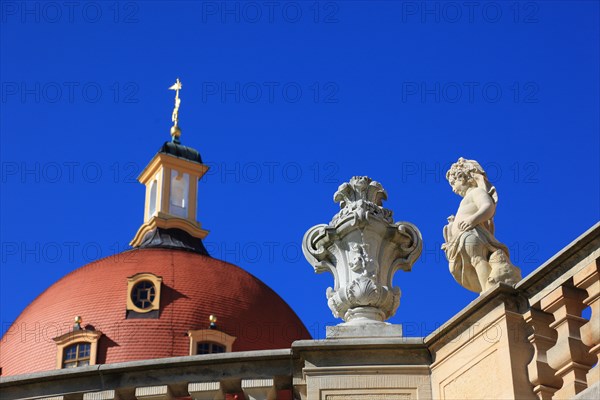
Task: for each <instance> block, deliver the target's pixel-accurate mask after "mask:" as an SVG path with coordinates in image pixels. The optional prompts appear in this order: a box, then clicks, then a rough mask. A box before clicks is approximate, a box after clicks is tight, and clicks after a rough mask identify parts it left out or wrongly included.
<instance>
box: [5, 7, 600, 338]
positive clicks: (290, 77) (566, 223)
mask: <svg viewBox="0 0 600 400" xmlns="http://www.w3.org/2000/svg"><path fill="white" fill-rule="evenodd" d="M66 3H67V4H65V3H63V2H20V1H18V2H17V1H2V2H1V3H0V5H1V26H0V44H1V58H0V60H1V61H0V74H1V79H0V81H1V84H2V88H1V99H0V105H1V110H0V133H1V138H0V144H1V149H0V157H1V166H2V171H1V181H0V183H1V196H0V202H1V204H0V217H1V228H0V233H1V240H0V242H1V245H2V249H1V257H2V260H1V261H2V265H1V270H0V273H1V275H0V278H1V279H0V302H1V308H0V310H1V316H0V320H1V322H2V332H4V331H5V330H6V329H7V328H8V326H9V325H10V323H11V322H12V321H13V320H14V319H15V318H16V317H17V316H18V314H19V313H20V312H21V311H22V310H23V309H24V308H25V307H26V306H27V304H29V303H30V302H31V301H32V300H33V299H34V298H35V297H36V296H37V295H38V294H40V293H41V292H42V291H43V290H44V289H45V288H47V287H48V286H49V285H51V284H52V283H53V282H55V281H57V280H58V279H59V278H60V277H62V276H63V275H65V274H66V273H67V272H69V271H72V270H74V269H76V268H78V267H80V266H82V265H84V264H86V263H88V262H90V261H92V260H94V259H97V258H99V257H104V256H108V255H111V254H114V253H115V252H118V251H122V250H124V249H126V248H128V243H129V241H130V240H131V239H132V237H133V235H134V234H135V232H136V231H137V229H138V227H139V226H140V225H141V223H142V218H143V206H144V204H143V203H144V188H143V186H142V185H140V184H139V183H137V181H136V179H135V178H136V177H137V175H138V174H139V172H140V171H141V170H142V169H143V167H144V166H145V165H146V164H147V162H148V161H149V160H150V159H151V158H152V156H153V155H154V154H155V152H156V151H157V150H158V148H159V147H160V146H161V144H162V143H163V142H164V141H166V140H169V127H170V122H171V121H170V117H171V110H172V106H173V92H172V91H168V90H167V88H168V87H169V86H170V85H172V84H173V82H174V81H175V78H176V77H179V78H180V79H181V81H182V82H183V90H182V92H181V98H182V105H181V109H180V113H179V115H180V125H181V127H182V131H183V135H182V142H183V143H184V144H186V145H188V146H192V147H194V148H196V149H198V150H199V151H200V153H201V154H202V157H203V159H204V161H205V162H206V163H207V164H208V165H209V166H210V168H211V169H210V171H209V173H208V174H207V176H206V177H205V178H204V179H203V180H202V182H201V184H200V185H199V195H198V196H199V205H198V210H199V211H198V219H199V221H200V222H201V223H202V224H203V227H204V228H206V229H208V230H209V231H210V234H209V236H208V237H207V239H206V245H207V247H208V249H209V251H211V253H212V255H213V256H214V257H217V258H221V259H224V260H226V261H229V262H232V263H234V264H237V265H240V266H241V267H243V268H244V269H246V270H247V271H248V272H250V273H252V274H253V275H255V276H257V277H258V278H260V279H261V280H263V281H264V282H265V283H267V284H268V285H269V286H271V287H272V288H273V289H274V290H275V291H276V292H277V293H279V294H280V295H281V296H282V297H283V298H284V299H285V300H286V301H287V302H288V303H289V304H290V305H291V307H292V308H293V309H294V310H295V311H296V312H297V313H298V315H299V316H300V318H301V319H302V320H303V321H304V323H305V324H306V326H307V327H308V329H309V330H310V331H311V333H312V334H313V336H315V337H317V338H318V337H323V336H324V327H325V326H326V325H332V324H334V323H337V322H340V321H336V320H335V319H334V318H333V317H332V316H331V313H330V311H329V309H328V307H327V304H326V299H325V290H326V288H327V287H328V286H330V285H333V277H332V276H331V275H329V274H323V275H315V274H314V273H313V271H312V267H311V266H310V265H309V264H308V263H307V262H306V261H305V260H304V257H303V256H302V254H301V250H300V243H301V240H302V236H303V234H304V232H305V231H306V230H307V229H308V228H310V227H311V226H313V225H316V224H320V223H327V222H329V221H330V219H331V217H332V216H333V215H334V214H335V213H336V212H337V210H338V206H337V205H336V204H334V203H333V201H332V197H333V193H334V192H335V191H336V190H337V187H338V186H339V185H340V184H341V183H343V182H345V181H348V180H349V179H350V177H352V176H354V175H368V176H370V177H372V178H373V179H375V180H378V181H379V182H381V183H382V185H383V186H384V188H385V189H386V190H387V192H388V195H389V200H388V201H387V202H386V203H385V205H386V207H388V208H390V209H392V210H393V211H394V217H395V219H396V220H400V221H409V222H412V223H414V224H415V225H417V227H418V228H419V229H420V230H421V232H422V235H423V239H424V251H423V255H422V256H421V258H420V260H418V261H417V262H416V263H415V265H414V268H413V271H412V272H410V273H404V272H398V273H397V275H396V278H395V284H396V285H397V286H399V287H400V288H401V290H402V293H403V294H402V299H401V304H400V308H399V309H398V312H397V314H396V316H395V317H394V318H392V320H391V322H394V323H403V324H404V326H405V333H406V334H407V335H409V336H422V335H426V334H427V333H429V332H431V331H432V330H433V329H435V328H436V327H437V326H438V325H439V324H441V323H443V322H445V321H446V320H448V319H449V318H450V317H451V316H452V315H454V314H455V313H456V312H458V311H459V310H461V309H462V308H463V307H464V306H466V305H467V304H468V303H469V302H470V301H472V300H473V299H474V298H475V297H476V294H474V293H470V292H468V291H467V290H465V289H463V288H462V287H460V286H459V285H458V284H457V283H455V282H454V281H453V279H452V277H451V275H450V273H449V272H448V265H447V262H446V260H445V258H444V255H443V253H442V251H441V250H440V245H441V243H442V241H443V239H442V227H443V226H444V225H445V222H446V217H447V216H448V215H450V214H453V213H454V212H455V210H456V208H457V206H458V203H459V200H460V198H459V197H458V196H456V195H455V194H453V193H452V191H451V189H450V186H449V185H448V183H447V182H446V181H445V179H444V175H445V172H446V170H447V168H448V166H449V165H450V164H451V163H452V162H454V161H456V160H457V158H458V157H460V156H463V157H466V158H473V159H476V160H478V161H479V162H480V163H481V164H482V165H483V166H484V168H486V169H487V171H488V174H489V178H490V180H491V181H492V182H493V183H494V184H495V186H496V188H497V190H498V193H499V197H500V202H499V204H498V209H497V214H496V219H495V222H496V232H497V237H498V239H499V240H501V241H503V242H504V243H506V244H507V245H508V246H509V248H510V249H511V251H512V259H513V262H514V263H515V264H516V265H518V266H519V267H520V268H521V269H522V271H523V275H527V274H528V273H530V272H531V271H533V270H534V269H535V268H536V267H538V266H539V265H540V264H541V263H542V262H543V261H545V260H546V259H548V258H549V257H550V256H552V255H553V254H554V253H556V252H557V251H558V250H560V249H561V248H563V247H564V246H566V245H567V244H568V243H569V242H571V241H572V240H573V239H575V238H576V237H577V236H578V235H580V234H581V233H583V232H584V231H585V230H586V229H587V228H589V227H590V226H592V225H593V224H594V223H595V222H596V221H598V220H599V217H600V209H599V207H600V206H599V205H600V198H599V197H600V193H599V191H600V189H599V184H598V182H600V176H599V175H600V168H599V165H600V160H599V148H600V143H599V134H598V132H599V113H598V110H599V109H600V107H599V106H600V105H599V93H600V91H599V86H600V85H599V70H600V69H599V54H600V49H599V43H598V42H599V38H600V34H599V28H598V26H599V23H598V21H599V6H598V2H595V1H570V2H566V1H564V2H562V1H547V2H508V1H506V2H504V1H495V2H486V1H483V2H476V3H473V4H474V5H465V3H464V2H427V3H423V2H420V1H419V2H413V1H397V2H392V1H389V2H388V1H385V2H384V1H379V2H377V1H376V2H366V1H348V2H342V1H338V2H335V1H332V2H330V1H317V2H313V1H310V2H303V1H298V2H293V1H292V2H286V1H281V2H272V3H269V2H234V1H232V2H226V3H223V2H213V1H204V2H191V1H182V2H160V1H138V2H136V1H130V2H129V1H123V2H100V1H96V2H75V4H74V5H68V4H71V3H68V2H66ZM467 3H468V2H467ZM468 4H472V3H468ZM92 284H93V282H90V285H92ZM82 290H85V288H82ZM72 317H73V316H71V315H66V316H65V321H69V320H71V319H72Z"/></svg>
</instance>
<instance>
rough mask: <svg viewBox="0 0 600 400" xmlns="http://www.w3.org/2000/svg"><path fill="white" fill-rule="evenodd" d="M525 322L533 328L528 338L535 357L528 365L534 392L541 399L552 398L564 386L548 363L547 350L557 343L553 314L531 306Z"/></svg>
mask: <svg viewBox="0 0 600 400" xmlns="http://www.w3.org/2000/svg"><path fill="white" fill-rule="evenodd" d="M524 318H525V322H526V323H527V325H528V326H529V327H530V328H531V329H532V330H533V333H532V334H531V335H529V336H528V337H527V338H528V339H529V342H530V343H531V344H532V345H533V349H534V354H533V359H532V360H531V362H530V363H529V365H528V366H527V370H528V371H529V381H530V382H531V384H532V385H533V392H534V393H535V394H536V396H538V398H539V399H540V400H551V399H552V395H553V394H554V392H556V391H557V390H558V389H559V388H560V387H561V386H562V380H561V379H560V378H559V377H558V376H556V375H555V373H556V371H555V370H553V369H552V368H550V366H549V365H548V358H547V355H546V353H547V351H548V349H550V348H551V347H552V346H554V344H555V343H556V337H557V334H556V331H555V330H554V329H552V328H550V324H551V323H552V322H553V321H554V318H553V317H552V315H550V314H547V313H545V312H543V311H540V310H537V309H535V308H531V309H530V310H529V311H527V312H526V313H525V315H524Z"/></svg>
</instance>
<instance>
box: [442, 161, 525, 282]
mask: <svg viewBox="0 0 600 400" xmlns="http://www.w3.org/2000/svg"><path fill="white" fill-rule="evenodd" d="M446 179H447V180H448V182H449V183H450V185H451V186H452V191H453V192H454V193H456V194H458V195H459V196H461V197H462V198H463V199H462V201H461V202H460V206H459V207H458V211H457V212H456V215H451V216H450V217H448V225H446V226H445V227H444V239H445V240H446V243H444V244H443V245H442V249H443V250H444V251H445V253H446V258H447V259H448V262H449V264H450V273H451V274H452V276H453V277H454V279H456V281H457V282H458V283H459V284H461V285H462V286H463V287H465V288H466V289H469V290H471V291H473V292H476V293H481V292H484V291H485V290H487V289H489V288H490V287H491V286H493V285H494V284H496V283H498V282H503V283H506V284H510V285H512V284H515V283H517V282H518V281H519V280H521V271H520V270H519V268H517V267H515V266H514V265H513V264H512V263H511V262H510V258H509V251H508V248H507V247H506V246H505V245H504V244H502V243H500V242H499V241H498V240H497V239H496V238H495V237H494V220H493V218H494V214H495V213H496V204H497V202H498V194H497V193H496V188H495V187H494V186H492V185H491V184H490V182H489V181H488V179H487V175H486V173H485V171H484V170H483V168H481V165H479V163H478V162H477V161H475V160H465V159H464V158H462V157H461V158H459V159H458V162H456V163H454V164H452V167H451V168H450V170H449V171H448V172H447V173H446Z"/></svg>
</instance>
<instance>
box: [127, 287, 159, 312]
mask: <svg viewBox="0 0 600 400" xmlns="http://www.w3.org/2000/svg"><path fill="white" fill-rule="evenodd" d="M155 297H156V288H155V287H154V284H153V283H152V282H150V281H141V282H138V283H137V284H136V285H135V286H134V287H133V289H132V290H131V301H132V302H133V304H135V306H136V307H138V308H140V309H142V310H147V309H149V308H152V305H153V302H154V299H155Z"/></svg>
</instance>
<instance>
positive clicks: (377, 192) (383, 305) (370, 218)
mask: <svg viewBox="0 0 600 400" xmlns="http://www.w3.org/2000/svg"><path fill="white" fill-rule="evenodd" d="M386 199H387V193H386V192H385V190H384V189H383V187H382V186H381V184H380V183H379V182H376V181H373V180H372V179H370V178H368V177H366V176H355V177H353V178H352V179H351V180H350V182H348V183H344V184H342V185H341V186H340V187H339V189H338V190H337V192H336V193H335V194H334V196H333V200H334V201H335V202H338V203H339V204H340V208H341V209H340V211H339V212H338V213H337V214H336V215H335V216H334V217H333V219H332V220H331V222H330V223H329V224H321V225H316V226H314V227H312V228H310V229H309V230H308V231H307V232H306V234H305V235H304V239H303V243H302V250H303V252H304V256H305V257H306V259H307V260H308V262H309V263H310V264H311V265H312V266H313V268H314V269H315V272H318V273H321V272H324V271H329V272H331V273H332V274H333V276H334V281H335V284H334V287H333V288H331V287H330V288H328V289H327V302H328V305H329V308H330V309H331V311H332V312H333V315H334V316H335V317H338V318H342V319H343V320H344V321H345V322H347V323H352V324H361V323H373V322H383V321H385V320H386V319H388V318H390V317H391V316H393V315H394V314H395V313H396V310H397V308H398V305H399V304H400V289H399V288H397V287H392V279H393V276H394V274H395V273H396V271H398V270H399V269H402V270H404V271H410V270H411V268H412V265H413V263H414V262H415V261H416V260H417V258H418V257H419V255H420V254H421V249H422V239H421V233H420V232H419V230H418V229H417V228H416V227H415V226H414V225H412V224H410V223H408V222H396V223H394V220H393V218H392V211H391V210H388V209H386V208H383V207H382V204H383V200H386Z"/></svg>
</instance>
